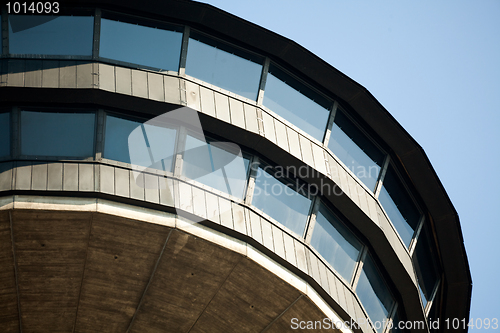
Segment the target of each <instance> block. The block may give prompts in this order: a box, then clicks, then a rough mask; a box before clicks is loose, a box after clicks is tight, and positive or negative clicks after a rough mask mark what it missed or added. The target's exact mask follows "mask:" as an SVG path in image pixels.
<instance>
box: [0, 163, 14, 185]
mask: <svg viewBox="0 0 500 333" xmlns="http://www.w3.org/2000/svg"><path fill="white" fill-rule="evenodd" d="M13 167H14V163H12V162H7V163H0V191H10V190H11V189H12V169H13Z"/></svg>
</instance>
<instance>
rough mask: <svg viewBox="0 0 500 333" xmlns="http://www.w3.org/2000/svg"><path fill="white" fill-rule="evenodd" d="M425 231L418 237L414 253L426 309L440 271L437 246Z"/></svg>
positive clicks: (414, 261) (414, 262) (419, 284)
mask: <svg viewBox="0 0 500 333" xmlns="http://www.w3.org/2000/svg"><path fill="white" fill-rule="evenodd" d="M424 231H425V230H423V231H422V233H421V234H420V236H419V238H418V242H417V246H416V248H415V253H414V254H413V265H414V266H415V270H416V272H417V280H418V286H419V289H420V295H421V296H422V304H423V306H424V309H425V306H426V305H427V303H428V302H429V301H430V300H431V297H432V292H433V291H434V287H435V286H436V283H437V281H438V271H437V268H436V264H435V260H434V257H435V256H436V254H435V253H436V251H435V248H434V246H433V245H431V243H430V242H429V240H428V238H427V234H426V233H425V232H424Z"/></svg>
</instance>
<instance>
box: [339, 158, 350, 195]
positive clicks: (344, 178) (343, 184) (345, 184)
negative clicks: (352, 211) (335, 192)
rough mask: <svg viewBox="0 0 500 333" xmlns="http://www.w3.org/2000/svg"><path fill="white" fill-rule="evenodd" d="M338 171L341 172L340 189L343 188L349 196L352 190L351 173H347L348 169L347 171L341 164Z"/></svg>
mask: <svg viewBox="0 0 500 333" xmlns="http://www.w3.org/2000/svg"><path fill="white" fill-rule="evenodd" d="M338 172H339V180H340V182H339V184H338V185H339V187H340V189H341V190H342V192H344V193H345V194H347V196H348V197H351V192H350V190H349V178H350V175H348V174H347V171H345V169H344V168H343V167H342V166H341V165H339V167H338Z"/></svg>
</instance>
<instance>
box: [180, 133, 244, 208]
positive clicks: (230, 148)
mask: <svg viewBox="0 0 500 333" xmlns="http://www.w3.org/2000/svg"><path fill="white" fill-rule="evenodd" d="M205 140H206V139H205V138H196V137H194V136H192V135H189V134H188V135H187V138H186V148H185V150H184V156H183V166H182V175H183V176H186V177H187V178H191V179H194V180H196V181H198V182H200V183H203V184H205V185H208V186H210V187H213V188H215V189H217V190H219V191H222V192H224V193H227V194H230V195H233V196H235V197H238V198H240V199H242V198H244V196H245V190H246V184H247V175H248V167H249V164H250V161H249V159H248V158H246V157H244V156H243V155H242V153H241V150H240V149H239V147H238V146H237V145H236V144H233V143H230V142H218V141H213V140H211V139H207V140H206V141H205Z"/></svg>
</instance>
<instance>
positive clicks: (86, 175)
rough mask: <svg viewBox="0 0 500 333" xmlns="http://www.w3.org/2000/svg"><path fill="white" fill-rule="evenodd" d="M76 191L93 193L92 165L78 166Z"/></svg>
mask: <svg viewBox="0 0 500 333" xmlns="http://www.w3.org/2000/svg"><path fill="white" fill-rule="evenodd" d="M78 190H79V191H94V165H93V164H84V163H80V164H78Z"/></svg>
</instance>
